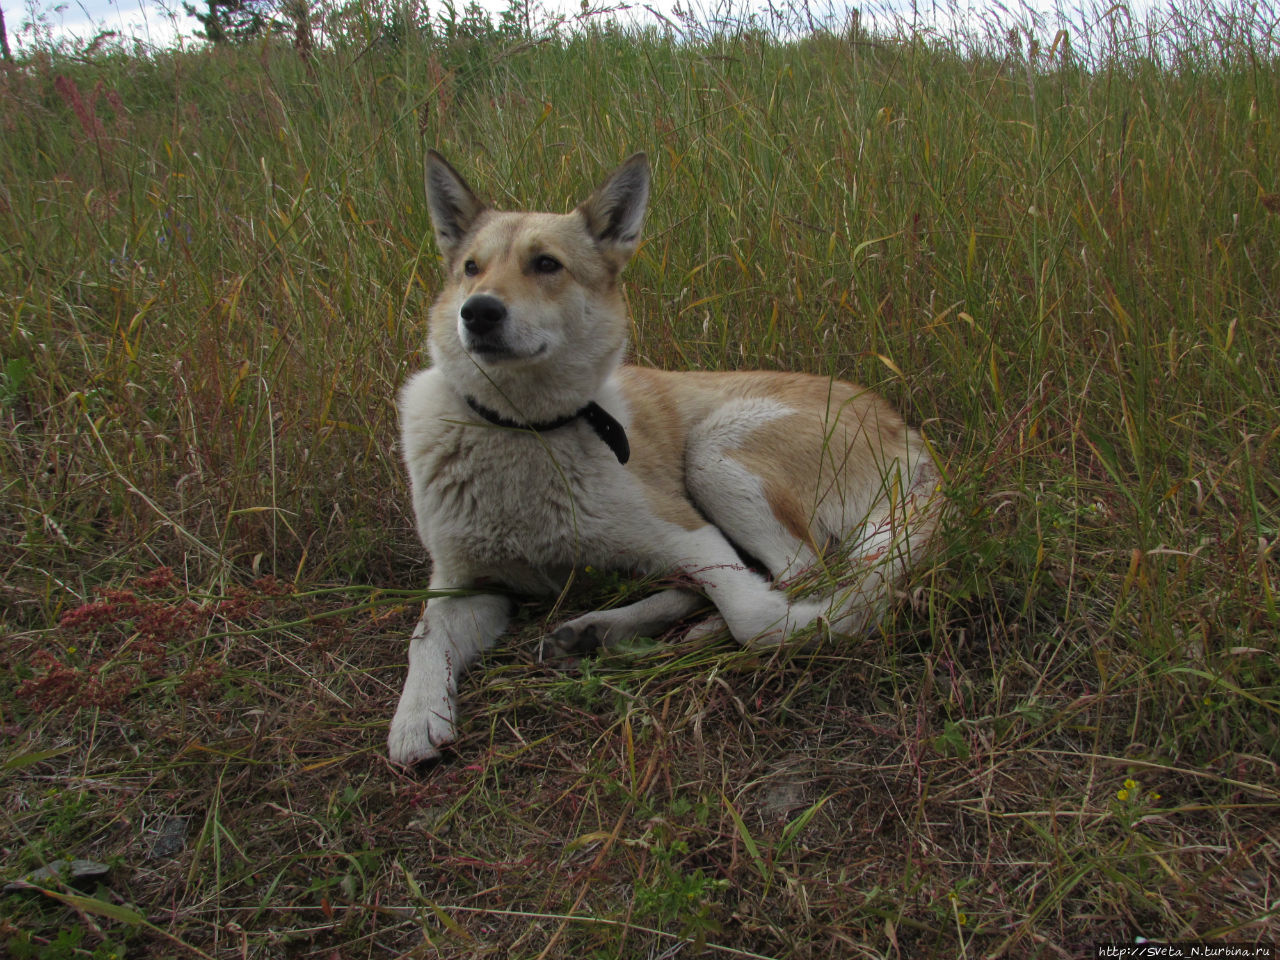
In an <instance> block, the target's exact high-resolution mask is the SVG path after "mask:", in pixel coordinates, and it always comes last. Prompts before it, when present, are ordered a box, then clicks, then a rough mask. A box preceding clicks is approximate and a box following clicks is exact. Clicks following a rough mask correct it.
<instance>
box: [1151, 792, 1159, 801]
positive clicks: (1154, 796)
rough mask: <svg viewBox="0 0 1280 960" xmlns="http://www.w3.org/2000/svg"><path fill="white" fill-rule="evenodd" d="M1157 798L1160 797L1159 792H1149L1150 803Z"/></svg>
mask: <svg viewBox="0 0 1280 960" xmlns="http://www.w3.org/2000/svg"><path fill="white" fill-rule="evenodd" d="M1159 799H1160V794H1158V793H1153V794H1151V802H1152V803H1155V802H1156V801H1157V800H1159Z"/></svg>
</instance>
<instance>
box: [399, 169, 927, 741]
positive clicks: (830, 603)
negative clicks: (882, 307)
mask: <svg viewBox="0 0 1280 960" xmlns="http://www.w3.org/2000/svg"><path fill="white" fill-rule="evenodd" d="M425 173H426V191H427V203H428V208H429V212H430V216H431V222H432V227H433V230H434V233H435V239H436V243H437V245H438V247H439V250H440V253H441V255H442V257H443V261H444V269H445V282H444V286H443V288H442V289H441V290H440V293H439V295H438V296H437V298H436V300H435V302H434V304H433V306H432V307H431V310H430V314H429V323H428V329H429V332H428V342H429V348H430V354H431V366H430V367H429V368H428V369H426V370H423V371H421V372H419V373H417V374H415V375H414V376H412V377H411V378H410V379H409V380H408V381H407V382H406V383H405V385H404V387H403V389H402V391H401V394H400V406H399V411H400V422H401V440H402V453H403V456H404V461H405V464H406V466H407V468H408V474H409V482H410V486H411V490H412V497H413V509H414V513H415V517H416V521H417V530H418V535H419V536H420V537H421V539H422V543H423V545H424V546H425V547H426V549H427V552H428V553H429V554H430V557H431V561H432V572H431V580H430V587H431V590H433V591H441V592H443V595H438V596H435V597H433V598H432V599H430V600H429V601H428V602H427V604H426V607H425V610H424V612H423V615H422V619H421V620H420V621H419V623H418V625H417V628H416V629H415V630H414V633H413V636H412V639H411V640H410V644H409V672H408V677H407V679H406V682H405V686H404V692H403V693H402V695H401V697H400V703H399V706H398V707H397V709H396V712H395V716H394V718H393V719H392V721H391V728H390V734H389V737H388V747H389V752H390V757H391V760H392V761H394V762H395V763H397V764H402V765H406V766H407V765H413V764H416V763H418V762H420V761H426V760H430V759H432V758H435V757H438V756H439V753H440V749H441V747H443V746H445V745H446V744H448V743H450V742H452V741H453V740H454V738H455V735H456V722H457V684H458V680H459V678H460V677H461V676H462V675H463V673H464V672H465V670H466V669H467V667H468V665H469V664H471V663H472V662H473V661H474V660H475V659H476V658H477V656H478V655H479V654H480V653H481V652H482V651H483V650H485V649H487V648H488V647H490V646H491V645H492V644H493V643H494V642H495V641H496V640H497V638H498V637H499V635H500V634H501V633H502V632H503V630H504V629H505V627H506V624H507V621H508V618H509V616H510V614H511V612H512V610H511V601H510V599H509V595H511V594H517V595H530V594H552V595H554V594H555V593H556V592H557V591H560V590H561V589H562V588H563V586H564V585H565V583H566V580H567V578H568V577H569V576H570V575H571V573H572V571H573V570H575V569H580V568H582V567H585V566H588V565H590V566H594V567H596V568H599V569H616V570H624V571H630V572H636V573H639V574H644V575H657V576H663V577H669V578H672V579H671V580H670V581H669V582H670V583H671V585H670V586H668V587H666V588H665V589H660V590H658V591H657V592H655V593H653V594H651V595H650V596H648V597H646V598H645V599H643V600H640V601H638V602H635V603H632V604H630V605H627V606H621V607H617V608H613V609H607V610H600V611H596V612H594V613H588V614H586V615H585V616H580V617H578V618H577V619H574V620H572V621H570V622H569V623H567V624H565V625H564V626H562V627H560V628H559V629H558V630H556V631H555V632H554V633H552V634H551V635H550V636H549V637H548V638H546V640H545V641H544V643H545V647H546V650H549V651H550V652H551V653H552V654H568V653H571V652H575V651H584V650H589V649H593V648H596V647H599V646H605V647H608V646H609V645H611V644H618V643H623V642H625V641H626V640H628V639H631V638H636V637H642V636H643V637H656V636H659V635H661V634H662V633H663V632H664V631H667V630H669V629H670V628H672V627H673V626H674V625H676V624H678V623H680V622H681V621H683V620H685V619H687V618H689V617H691V616H692V615H693V614H695V613H696V612H697V611H699V610H700V609H701V608H703V607H704V606H706V604H707V601H710V604H712V605H714V607H715V608H716V611H717V613H718V618H713V619H712V620H711V621H709V622H708V623H707V624H706V625H704V626H702V627H701V630H702V632H704V633H708V632H711V631H713V630H715V629H718V628H727V630H728V632H729V633H730V634H731V635H732V636H733V638H734V639H735V640H736V641H738V642H739V643H742V644H746V645H748V646H750V647H756V648H769V647H773V646H776V645H778V644H780V643H782V642H783V641H785V640H786V639H787V638H789V637H791V636H792V635H793V634H796V633H797V632H802V631H805V630H806V628H815V627H816V628H817V629H825V630H829V631H830V632H832V633H835V634H849V633H856V632H858V631H862V630H865V629H867V628H868V627H869V626H871V625H873V624H874V623H875V621H876V620H877V618H878V617H879V616H880V615H881V613H882V611H883V610H884V608H885V606H886V605H887V602H888V600H889V599H890V597H891V594H892V592H893V586H894V585H895V583H897V582H898V581H900V580H901V579H902V577H903V575H904V573H905V572H906V570H907V569H908V567H909V566H910V565H912V564H915V563H918V562H919V560H920V559H921V558H922V557H924V556H926V555H927V552H928V550H929V548H930V545H931V541H932V540H933V537H934V533H935V530H936V528H937V526H938V523H939V515H940V506H941V503H942V496H941V490H940V484H941V478H940V472H939V470H938V469H937V468H936V466H935V465H934V463H933V461H932V459H931V457H930V454H929V452H928V450H927V448H926V445H925V444H924V441H923V440H922V438H921V437H920V435H919V434H918V433H917V432H916V431H915V430H912V429H910V428H909V427H908V426H907V425H906V424H905V423H904V422H903V420H902V418H901V417H900V416H899V415H898V414H897V413H896V412H895V411H894V410H893V409H892V408H891V407H890V406H889V405H888V404H887V403H886V402H885V401H883V400H882V399H880V398H878V397H876V396H875V395H873V394H872V393H870V392H869V391H867V390H865V389H863V388H861V387H858V386H855V385H853V384H851V383H845V382H842V381H839V380H833V379H829V378H826V377H819V376H812V375H804V374H792V373H771V372H723V373H714V372H681V373H676V372H665V371H661V370H654V369H647V368H643V367H638V366H631V365H628V364H625V363H624V362H623V355H624V353H625V351H626V348H627V330H628V324H629V320H628V314H627V309H626V306H625V303H624V301H623V297H622V293H621V289H620V285H619V277H620V274H621V273H622V270H623V267H624V266H626V264H627V263H628V261H629V260H630V259H631V257H632V255H633V254H634V253H635V252H636V250H637V248H638V247H639V245H640V232H641V226H642V224H643V221H644V217H645V213H646V210H647V207H648V202H649V185H650V177H649V166H648V161H647V159H646V157H645V155H644V154H636V155H635V156H633V157H631V158H630V159H628V160H627V161H626V162H624V163H623V164H622V166H620V167H619V168H618V169H617V170H615V171H614V172H613V173H612V174H610V175H609V177H608V178H607V179H606V180H605V181H604V183H603V184H601V185H600V186H599V187H598V188H597V189H596V190H595V192H594V193H592V194H591V195H590V196H589V197H588V198H587V199H586V200H585V201H583V202H582V203H581V204H580V205H579V206H578V207H577V208H576V209H574V210H573V211H572V212H570V213H567V214H552V213H527V212H526V213H522V212H502V211H499V210H495V209H492V208H490V207H488V206H487V205H485V204H484V203H483V202H481V201H480V200H479V199H478V198H477V196H476V194H475V193H474V192H473V191H472V189H471V188H470V187H469V186H468V185H467V183H466V181H465V180H463V178H462V177H461V176H460V175H459V174H458V173H457V172H456V171H455V170H454V169H453V167H451V166H450V165H449V164H448V162H447V161H446V160H445V159H444V158H443V157H442V156H440V155H439V154H438V153H436V152H434V151H432V152H430V153H429V155H428V157H427V160H426V170H425ZM744 558H750V561H751V562H748V560H747V559H744ZM757 567H763V568H764V569H765V570H767V571H768V576H766V575H765V574H764V573H762V572H760V570H759V569H757ZM815 568H816V570H817V571H819V572H821V571H822V570H824V569H828V568H829V569H830V570H838V571H841V572H842V573H843V576H842V577H840V578H837V577H832V576H829V577H827V578H826V579H827V581H828V586H827V587H826V588H825V590H824V591H823V592H822V593H821V594H820V595H817V596H812V595H811V596H807V597H802V598H792V597H791V596H789V594H788V592H787V590H786V589H784V587H785V584H786V581H788V580H789V579H792V578H796V577H798V576H800V575H801V574H805V573H806V572H808V571H811V570H815ZM694 629H699V628H698V627H695V628H694Z"/></svg>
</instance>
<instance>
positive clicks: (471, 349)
mask: <svg viewBox="0 0 1280 960" xmlns="http://www.w3.org/2000/svg"><path fill="white" fill-rule="evenodd" d="M463 346H464V347H465V348H466V350H467V353H469V354H471V356H473V357H475V358H477V359H478V360H482V361H484V362H485V363H501V362H503V361H504V360H532V359H534V358H535V357H540V356H542V355H543V354H544V353H546V352H547V344H545V343H540V344H538V346H537V347H535V348H534V349H533V350H532V351H523V350H516V349H514V348H512V347H511V345H510V344H508V343H505V342H503V341H501V340H492V339H489V338H487V337H467V338H466V339H465V340H464V341H463Z"/></svg>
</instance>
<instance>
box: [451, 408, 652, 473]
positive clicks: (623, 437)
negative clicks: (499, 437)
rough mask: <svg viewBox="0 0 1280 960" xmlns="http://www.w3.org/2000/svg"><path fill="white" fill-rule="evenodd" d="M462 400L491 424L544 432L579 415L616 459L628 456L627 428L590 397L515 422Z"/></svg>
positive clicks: (621, 460)
mask: <svg viewBox="0 0 1280 960" xmlns="http://www.w3.org/2000/svg"><path fill="white" fill-rule="evenodd" d="M466 401H467V406H469V407H470V408H471V409H472V410H474V411H475V412H476V413H478V414H479V415H480V416H481V417H483V418H484V419H485V420H488V421H489V422H490V423H492V424H493V425H494V426H495V427H506V428H507V429H509V430H532V431H533V432H534V433H545V432H547V431H548V430H556V429H559V428H560V427H565V426H568V425H569V424H571V423H573V421H575V420H577V419H578V418H579V417H581V418H582V419H583V420H585V421H587V423H588V424H590V425H591V429H592V430H594V431H595V432H596V436H598V437H599V438H600V439H601V440H603V441H604V442H605V445H606V446H608V448H609V449H610V450H612V451H613V455H614V456H615V457H617V458H618V462H619V463H626V462H627V461H628V460H629V459H631V444H629V443H628V442H627V432H626V431H625V430H623V429H622V424H620V423H619V422H618V421H617V420H615V419H614V418H613V417H611V416H610V415H609V414H608V413H607V412H606V411H605V409H604V407H602V406H600V404H598V403H596V402H595V401H594V400H592V401H591V402H590V403H588V404H587V405H586V406H585V407H583V408H582V409H581V410H579V411H577V412H576V413H570V414H567V415H565V416H563V417H558V418H556V419H555V420H548V421H546V422H545V423H517V422H516V421H515V420H508V419H507V418H506V417H504V416H502V414H500V413H497V412H496V411H493V410H490V409H489V408H488V407H486V406H482V405H481V404H480V403H479V402H477V401H476V399H475V398H474V397H467V398H466Z"/></svg>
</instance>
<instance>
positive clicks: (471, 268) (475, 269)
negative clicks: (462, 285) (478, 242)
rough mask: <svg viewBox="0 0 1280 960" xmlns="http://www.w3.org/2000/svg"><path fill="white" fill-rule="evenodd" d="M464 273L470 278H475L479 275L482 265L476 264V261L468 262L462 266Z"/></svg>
mask: <svg viewBox="0 0 1280 960" xmlns="http://www.w3.org/2000/svg"><path fill="white" fill-rule="evenodd" d="M462 272H463V273H465V274H466V275H467V276H468V277H474V276H475V275H476V274H477V273H479V272H480V265H479V264H478V263H476V262H475V261H474V260H468V261H467V262H466V263H464V264H463V265H462Z"/></svg>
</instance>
